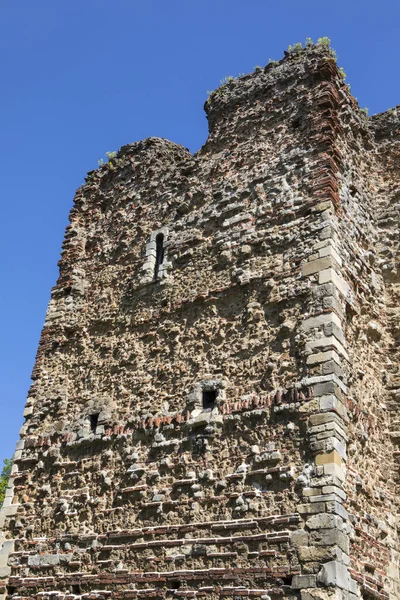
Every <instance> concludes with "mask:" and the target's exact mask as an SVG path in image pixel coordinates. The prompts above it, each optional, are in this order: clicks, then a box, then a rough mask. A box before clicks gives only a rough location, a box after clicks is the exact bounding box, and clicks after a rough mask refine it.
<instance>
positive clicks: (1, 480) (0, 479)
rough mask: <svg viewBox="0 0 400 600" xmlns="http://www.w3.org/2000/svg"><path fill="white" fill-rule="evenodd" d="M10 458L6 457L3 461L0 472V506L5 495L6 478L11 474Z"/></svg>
mask: <svg viewBox="0 0 400 600" xmlns="http://www.w3.org/2000/svg"><path fill="white" fill-rule="evenodd" d="M11 467H12V459H11V458H6V459H5V461H4V466H3V470H2V472H1V474H0V508H1V507H2V506H3V502H4V498H5V495H6V490H7V485H8V479H9V477H10V474H11Z"/></svg>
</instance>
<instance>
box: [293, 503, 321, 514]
mask: <svg viewBox="0 0 400 600" xmlns="http://www.w3.org/2000/svg"><path fill="white" fill-rule="evenodd" d="M297 511H298V512H299V513H300V514H301V515H312V514H316V513H323V512H325V503H324V502H316V503H314V504H311V503H310V504H298V505H297Z"/></svg>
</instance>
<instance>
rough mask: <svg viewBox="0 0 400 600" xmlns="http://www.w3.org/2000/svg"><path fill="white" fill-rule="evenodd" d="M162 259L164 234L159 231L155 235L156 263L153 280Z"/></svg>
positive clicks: (156, 277)
mask: <svg viewBox="0 0 400 600" xmlns="http://www.w3.org/2000/svg"><path fill="white" fill-rule="evenodd" d="M163 261H164V234H163V233H159V234H158V235H157V237H156V264H155V265H154V281H157V279H158V274H159V272H160V267H161V265H162V264H163Z"/></svg>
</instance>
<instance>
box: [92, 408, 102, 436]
mask: <svg viewBox="0 0 400 600" xmlns="http://www.w3.org/2000/svg"><path fill="white" fill-rule="evenodd" d="M99 414H100V413H95V414H94V415H90V430H91V432H92V433H96V428H97V423H98V420H99Z"/></svg>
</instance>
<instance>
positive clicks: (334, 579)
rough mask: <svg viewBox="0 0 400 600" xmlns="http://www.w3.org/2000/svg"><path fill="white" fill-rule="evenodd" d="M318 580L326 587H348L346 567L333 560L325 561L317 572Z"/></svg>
mask: <svg viewBox="0 0 400 600" xmlns="http://www.w3.org/2000/svg"><path fill="white" fill-rule="evenodd" d="M318 582H319V583H321V584H322V585H325V586H328V587H339V588H341V589H343V590H348V589H349V588H350V575H349V572H348V570H347V567H346V566H345V565H343V564H342V563H339V562H337V561H335V560H332V561H330V562H327V563H325V564H324V565H323V566H322V568H321V570H320V571H319V573H318Z"/></svg>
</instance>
